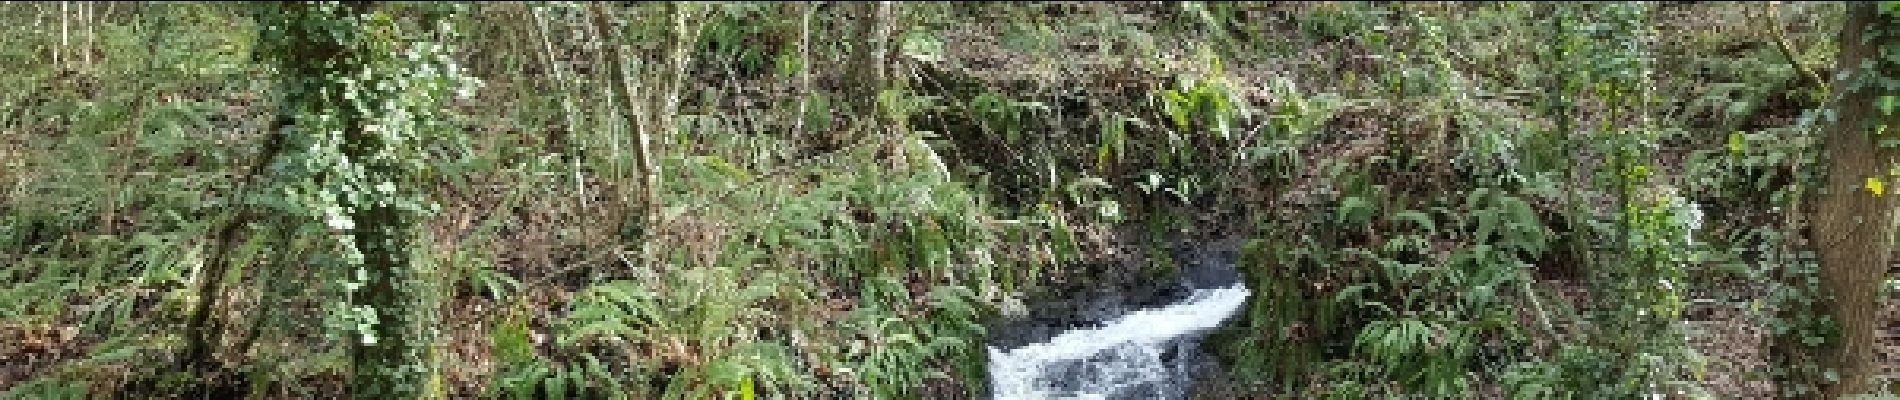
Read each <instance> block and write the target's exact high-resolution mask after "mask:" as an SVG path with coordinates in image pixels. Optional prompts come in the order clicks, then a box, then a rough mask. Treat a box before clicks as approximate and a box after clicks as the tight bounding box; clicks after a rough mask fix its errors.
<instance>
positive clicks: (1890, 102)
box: [1874, 96, 1900, 115]
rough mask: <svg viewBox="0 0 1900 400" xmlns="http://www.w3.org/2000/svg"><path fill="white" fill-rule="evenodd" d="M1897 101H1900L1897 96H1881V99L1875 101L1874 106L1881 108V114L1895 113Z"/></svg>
mask: <svg viewBox="0 0 1900 400" xmlns="http://www.w3.org/2000/svg"><path fill="white" fill-rule="evenodd" d="M1895 103H1900V98H1896V97H1895V96H1880V99H1879V100H1875V101H1874V106H1875V107H1879V108H1880V115H1893V107H1894V105H1895Z"/></svg>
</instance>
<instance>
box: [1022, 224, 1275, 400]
mask: <svg viewBox="0 0 1900 400" xmlns="http://www.w3.org/2000/svg"><path fill="white" fill-rule="evenodd" d="M1216 257H1218V256H1216ZM1220 258H1228V259H1227V260H1208V259H1203V260H1206V261H1205V262H1198V263H1190V264H1198V265H1190V266H1188V271H1189V273H1188V275H1189V276H1188V277H1187V279H1184V281H1183V282H1181V283H1180V285H1179V286H1177V287H1175V288H1173V289H1175V290H1173V291H1172V292H1174V295H1171V296H1167V298H1170V299H1172V301H1170V302H1167V303H1163V304H1156V305H1150V306H1148V307H1140V306H1139V305H1137V306H1136V308H1134V309H1133V310H1132V311H1127V312H1124V313H1119V314H1118V315H1115V316H1113V317H1097V318H1089V320H1093V321H1096V322H1095V323H1080V324H1071V325H1076V326H1068V327H1065V328H1066V330H1064V329H1059V328H1058V329H1050V331H1052V333H1050V334H1047V336H1046V337H1047V339H1044V340H1040V341H1033V342H1029V343H1026V344H1023V343H1015V344H1013V345H1012V344H1000V345H999V344H998V343H991V345H990V348H989V374H990V389H991V393H993V395H994V398H995V399H997V400H1026V399H1183V398H1186V397H1187V396H1188V394H1189V389H1190V386H1191V384H1192V382H1194V376H1195V373H1196V371H1197V369H1198V368H1200V367H1202V366H1203V365H1204V361H1207V360H1204V359H1205V358H1206V357H1203V355H1202V352H1201V350H1200V348H1199V344H1200V339H1201V337H1202V336H1203V335H1205V334H1206V333H1207V332H1208V331H1209V330H1211V329H1213V328H1215V327H1218V326H1220V324H1221V323H1223V322H1225V321H1226V320H1227V319H1228V318H1230V317H1232V316H1233V315H1234V314H1235V313H1236V312H1237V311H1239V310H1240V308H1241V307H1242V306H1243V305H1245V304H1246V301H1247V296H1248V295H1249V294H1251V292H1250V291H1249V290H1248V289H1247V287H1246V286H1245V285H1243V284H1241V283H1240V281H1239V279H1237V278H1238V277H1237V276H1236V275H1235V274H1234V272H1233V266H1232V263H1231V256H1229V257H1220ZM1038 336H1039V337H1042V335H1038ZM999 346H1000V347H999Z"/></svg>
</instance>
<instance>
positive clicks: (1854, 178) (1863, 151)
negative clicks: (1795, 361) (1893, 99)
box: [1814, 2, 1900, 399]
mask: <svg viewBox="0 0 1900 400" xmlns="http://www.w3.org/2000/svg"><path fill="white" fill-rule="evenodd" d="M1896 25H1900V24H1894V23H1892V22H1891V20H1890V19H1888V18H1885V17H1883V16H1881V15H1880V13H1879V11H1878V10H1877V6H1876V5H1875V4H1873V3H1861V2H1857V3H1852V4H1851V5H1849V6H1848V11H1847V21H1846V23H1845V24H1844V25H1843V26H1842V28H1841V33H1840V46H1841V52H1840V56H1839V61H1838V67H1837V70H1840V71H1852V73H1851V75H1850V76H1849V77H1848V78H1847V82H1853V81H1855V80H1864V79H1870V78H1874V76H1868V74H1878V76H1888V77H1893V76H1900V74H1896V73H1895V72H1896V71H1895V68H1893V67H1892V64H1891V63H1882V62H1879V61H1878V60H1875V59H1877V58H1878V57H1880V48H1879V46H1881V45H1883V44H1885V43H1886V41H1885V40H1863V39H1864V38H1863V35H1864V34H1865V33H1866V32H1868V31H1869V30H1870V29H1874V30H1879V31H1882V32H1892V30H1893V29H1895V28H1900V26H1896ZM1890 35H1891V34H1884V33H1883V34H1881V36H1890ZM1880 39H1885V38H1884V37H1883V38H1880ZM1864 60H1875V61H1874V63H1875V64H1877V65H1880V66H1879V67H1877V68H1876V69H1874V70H1871V71H1870V70H1865V69H1861V66H1862V63H1863V61H1864ZM1855 86H1856V85H1852V84H1850V83H1846V82H1841V83H1836V84H1835V85H1834V87H1837V88H1843V89H1846V90H1845V91H1842V92H1841V93H1840V94H1839V96H1838V97H1837V98H1836V100H1835V104H1834V105H1833V109H1834V110H1835V112H1837V113H1838V116H1839V119H1838V120H1837V123H1835V124H1834V125H1832V126H1830V127H1829V128H1828V130H1827V133H1826V139H1825V140H1826V147H1825V150H1824V151H1825V157H1826V160H1827V162H1828V171H1827V180H1826V186H1824V187H1823V190H1822V192H1821V193H1820V194H1819V199H1818V201H1817V202H1816V203H1815V207H1814V223H1815V225H1814V234H1815V236H1816V242H1815V245H1816V247H1817V248H1818V250H1819V253H1820V258H1821V276H1820V278H1821V279H1820V281H1821V288H1822V296H1823V298H1822V299H1821V304H1822V307H1824V310H1825V311H1826V312H1827V313H1828V315H1829V316H1831V317H1833V319H1834V321H1835V322H1836V323H1837V324H1838V326H1839V327H1840V329H1841V331H1840V335H1839V336H1838V337H1837V338H1830V340H1829V341H1828V342H1827V343H1826V344H1825V345H1823V347H1822V350H1821V354H1818V356H1819V359H1820V360H1821V364H1822V365H1821V366H1822V367H1825V368H1829V369H1831V370H1832V371H1834V372H1835V373H1836V374H1837V376H1838V377H1839V379H1838V380H1837V381H1833V382H1826V381H1825V379H1823V382H1816V383H1817V387H1819V388H1821V390H1822V394H1823V395H1824V396H1825V398H1830V399H1832V398H1839V397H1841V396H1844V395H1850V394H1857V393H1866V392H1869V391H1870V390H1871V389H1872V387H1871V386H1870V385H1871V384H1872V378H1873V377H1874V375H1875V374H1877V373H1879V366H1878V365H1876V364H1875V363H1874V351H1875V347H1874V344H1875V342H1874V332H1875V331H1874V321H1875V313H1876V311H1878V310H1879V306H1878V304H1877V303H1876V302H1877V299H1876V298H1875V297H1876V296H1877V294H1878V293H1879V291H1880V284H1881V276H1882V274H1884V273H1885V272H1886V267H1887V263H1888V262H1889V261H1890V260H1889V258H1890V250H1892V248H1893V235H1894V229H1893V228H1894V226H1893V208H1894V202H1893V200H1894V197H1887V196H1889V195H1892V194H1886V193H1883V192H1884V190H1883V189H1884V186H1885V184H1886V183H1887V182H1891V181H1892V177H1891V176H1889V174H1888V173H1887V171H1888V168H1889V167H1890V166H1892V165H1893V163H1894V160H1895V154H1896V152H1895V150H1894V149H1888V148H1882V146H1880V142H1881V141H1883V140H1892V139H1900V131H1895V132H1885V133H1877V132H1883V130H1877V128H1876V126H1877V125H1888V126H1891V125H1893V124H1894V123H1895V122H1900V119H1896V118H1894V115H1892V114H1887V115H1883V114H1885V113H1883V112H1882V111H1881V110H1879V109H1877V108H1876V107H1875V102H1876V101H1877V100H1879V99H1880V98H1881V97H1883V96H1894V95H1900V91H1895V90H1891V89H1886V88H1880V87H1878V85H1876V84H1869V85H1860V87H1858V88H1856V87H1855ZM1830 296H1831V297H1830Z"/></svg>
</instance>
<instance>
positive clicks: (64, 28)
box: [53, 1, 73, 68]
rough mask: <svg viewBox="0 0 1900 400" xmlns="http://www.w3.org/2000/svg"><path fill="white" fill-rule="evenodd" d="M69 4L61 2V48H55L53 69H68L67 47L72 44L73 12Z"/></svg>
mask: <svg viewBox="0 0 1900 400" xmlns="http://www.w3.org/2000/svg"><path fill="white" fill-rule="evenodd" d="M70 5H71V4H69V3H68V2H64V1H62V2H59V47H54V48H53V67H54V68H65V67H66V57H65V54H66V47H67V46H69V45H71V43H72V40H71V39H72V37H71V33H72V25H73V22H72V18H73V16H72V11H71V10H70V9H69V8H70Z"/></svg>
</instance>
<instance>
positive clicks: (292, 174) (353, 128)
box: [255, 2, 477, 398]
mask: <svg viewBox="0 0 1900 400" xmlns="http://www.w3.org/2000/svg"><path fill="white" fill-rule="evenodd" d="M260 11H261V12H260V20H261V21H263V22H264V23H262V24H260V25H261V26H262V32H261V33H260V40H259V41H260V43H261V44H262V45H261V46H260V47H261V48H260V52H261V53H262V55H263V56H265V57H267V58H269V59H272V60H275V61H276V62H277V67H278V72H279V73H280V74H281V77H282V83H281V85H282V90H283V92H284V93H285V99H284V103H283V104H284V106H283V107H284V109H283V111H281V114H280V121H281V122H280V125H281V126H282V127H283V131H282V132H281V133H279V134H280V135H282V137H281V140H282V145H281V147H280V150H278V153H277V154H276V155H275V160H274V161H273V162H272V164H271V166H270V169H269V171H268V176H269V177H270V182H271V188H270V189H267V190H264V191H263V192H262V193H261V194H260V195H259V196H258V197H257V198H256V199H255V201H257V202H259V203H260V204H261V205H263V206H264V207H266V208H268V209H270V210H273V211H274V212H275V213H276V214H277V215H280V216H281V217H282V218H283V219H284V222H286V223H289V224H293V225H303V224H314V225H318V226H320V227H321V228H322V231H323V232H324V233H325V234H324V236H326V237H327V238H328V239H329V240H330V243H329V244H328V245H327V247H328V248H329V249H330V250H331V251H330V252H328V253H327V254H326V255H325V256H322V257H318V258H316V259H314V260H312V262H314V263H315V264H316V266H317V267H318V268H320V269H321V270H324V271H330V272H331V273H336V274H337V275H341V276H342V278H341V279H339V282H338V283H339V284H340V286H342V294H343V295H342V299H341V300H337V301H333V302H331V303H329V305H328V306H327V308H328V309H329V310H330V311H329V312H328V313H327V315H329V318H328V319H329V320H330V321H331V323H332V324H334V325H333V326H331V330H330V333H332V334H339V335H341V336H345V337H346V338H347V340H348V342H349V343H351V355H352V356H351V358H352V360H353V363H354V364H355V369H356V371H355V378H354V380H355V381H356V383H357V384H356V385H354V386H355V387H356V388H357V390H356V393H355V395H357V396H359V397H363V398H391V397H395V398H405V397H416V396H417V395H420V394H422V393H425V388H424V387H422V385H423V382H425V379H426V378H427V377H428V376H429V375H430V374H432V373H434V372H433V367H432V365H433V363H432V361H431V356H430V355H429V352H428V350H427V346H428V345H429V344H430V343H432V342H433V341H434V340H433V338H434V337H435V335H434V333H433V332H432V327H431V326H430V324H429V321H430V320H431V318H432V314H433V313H432V311H431V310H432V309H433V308H434V307H432V306H430V305H429V304H430V298H429V297H430V293H432V292H433V291H434V290H435V288H434V287H433V283H432V282H431V281H430V278H429V277H428V276H429V275H428V274H427V267H426V265H424V264H423V263H422V262H420V261H421V260H418V259H417V257H415V256H414V255H413V254H412V252H413V251H414V250H412V249H413V248H416V247H418V246H415V244H416V243H417V232H416V231H415V230H414V227H415V226H416V225H417V224H418V223H420V222H421V221H423V219H424V218H427V217H428V216H429V215H431V214H432V213H433V212H435V211H436V209H437V206H436V205H435V204H434V203H433V202H431V201H429V199H428V196H427V195H426V194H424V193H423V191H422V190H423V189H422V188H424V187H426V186H425V185H424V184H425V183H426V182H427V179H428V177H429V172H430V171H431V168H432V166H431V164H432V161H434V160H431V158H430V157H429V156H428V154H427V152H425V151H424V150H423V149H424V148H425V146H426V145H427V144H428V143H427V142H429V141H431V140H436V139H440V138H443V137H445V136H451V135H452V134H453V130H452V129H450V126H449V125H447V124H446V123H445V121H446V120H447V117H448V114H447V113H446V111H444V109H443V107H442V104H441V102H442V101H443V100H445V99H447V98H448V97H449V96H451V95H460V96H467V95H469V94H470V92H471V91H472V90H473V89H474V85H475V84H476V83H477V82H476V81H475V80H474V79H473V78H471V77H469V76H467V75H464V74H463V73H462V72H463V71H461V70H460V68H459V67H458V66H457V65H456V64H455V62H454V61H453V60H452V59H451V58H450V57H449V55H450V54H451V52H452V49H450V48H449V47H447V46H444V45H442V44H438V43H435V42H433V39H434V38H433V37H430V36H429V35H428V33H430V32H431V31H434V32H437V33H441V34H446V35H453V34H454V26H453V24H451V23H449V21H448V20H447V19H445V18H441V17H440V16H441V15H445V14H437V16H436V17H433V18H423V19H422V20H423V21H421V22H419V24H420V25H422V26H420V27H418V28H420V29H406V28H405V27H404V26H402V25H403V24H402V23H401V21H398V20H397V19H396V18H395V17H393V16H392V14H391V13H389V12H388V11H387V10H378V9H375V8H374V6H372V5H371V4H368V3H343V2H313V3H272V4H268V5H264V6H262V10H260ZM446 11H450V13H452V12H453V11H454V10H452V9H451V10H446Z"/></svg>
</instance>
